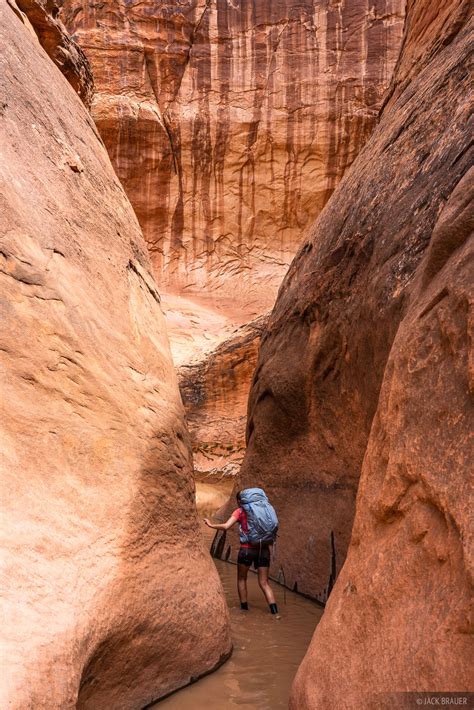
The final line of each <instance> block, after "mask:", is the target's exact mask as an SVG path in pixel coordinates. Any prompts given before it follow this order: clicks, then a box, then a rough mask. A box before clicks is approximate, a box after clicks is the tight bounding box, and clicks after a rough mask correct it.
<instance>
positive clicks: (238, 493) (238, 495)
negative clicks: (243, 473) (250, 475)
mask: <svg viewBox="0 0 474 710" xmlns="http://www.w3.org/2000/svg"><path fill="white" fill-rule="evenodd" d="M241 493H242V491H237V493H236V496H235V497H236V498H237V503H238V504H239V505H240V494H241Z"/></svg>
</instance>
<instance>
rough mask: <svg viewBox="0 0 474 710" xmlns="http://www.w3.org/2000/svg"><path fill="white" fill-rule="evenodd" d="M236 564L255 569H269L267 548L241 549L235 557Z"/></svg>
mask: <svg viewBox="0 0 474 710" xmlns="http://www.w3.org/2000/svg"><path fill="white" fill-rule="evenodd" d="M237 564H239V565H245V566H246V567H251V566H252V565H253V566H254V567H255V569H258V568H259V567H270V548H269V547H241V548H240V550H239V555H238V557H237Z"/></svg>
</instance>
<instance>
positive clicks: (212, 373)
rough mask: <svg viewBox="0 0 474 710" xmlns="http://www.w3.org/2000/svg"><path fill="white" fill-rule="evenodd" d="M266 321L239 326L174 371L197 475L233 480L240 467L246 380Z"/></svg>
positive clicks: (260, 319) (252, 367)
mask: <svg viewBox="0 0 474 710" xmlns="http://www.w3.org/2000/svg"><path fill="white" fill-rule="evenodd" d="M266 321H267V316H262V317H261V318H259V319H257V320H255V321H252V322H251V323H248V324H247V325H245V326H242V327H241V328H239V329H237V330H236V331H235V333H234V334H233V335H232V336H231V337H230V338H229V339H228V340H225V341H224V342H223V343H221V344H220V345H219V346H218V347H217V348H216V349H215V350H213V351H211V353H209V354H207V355H206V357H204V358H203V359H202V360H201V361H199V362H197V363H193V364H191V365H182V366H181V367H180V368H179V369H178V380H179V385H180V390H181V395H182V398H183V403H184V406H185V408H186V421H187V424H188V427H189V431H190V434H191V442H192V446H193V460H194V475H195V477H196V478H198V479H203V478H207V479H208V480H213V479H214V477H215V476H217V477H221V476H224V477H230V478H232V477H233V476H235V475H237V473H238V472H239V470H240V465H241V463H242V460H243V457H244V451H245V419H246V416H247V400H248V394H249V387H250V381H251V379H252V374H253V371H254V370H255V366H256V362H257V353H258V346H259V343H260V335H261V333H262V330H263V328H264V327H265V323H266Z"/></svg>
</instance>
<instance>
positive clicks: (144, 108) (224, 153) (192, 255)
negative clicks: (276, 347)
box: [62, 0, 404, 315]
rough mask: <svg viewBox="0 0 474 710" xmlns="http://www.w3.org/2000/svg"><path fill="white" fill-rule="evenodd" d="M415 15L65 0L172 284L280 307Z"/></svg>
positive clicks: (134, 196)
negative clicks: (287, 279) (279, 295)
mask: <svg viewBox="0 0 474 710" xmlns="http://www.w3.org/2000/svg"><path fill="white" fill-rule="evenodd" d="M403 13H404V2H403V1H402V0H376V1H375V2H372V0H370V1H369V0H355V1H354V2H351V3H344V2H343V3H340V2H337V3H336V2H332V0H303V1H302V2H295V0H258V1H257V0H238V1H236V2H234V1H232V2H231V1H230V0H181V1H180V2H179V3H177V2H176V1H173V0H165V1H164V2H160V3H157V2H152V0H141V1H140V2H127V3H116V2H112V0H104V1H103V2H100V3H97V2H91V1H90V0H65V2H64V4H63V12H62V16H63V18H64V21H65V23H66V25H67V27H68V28H69V29H70V30H71V31H72V32H74V36H75V38H76V40H77V41H78V42H79V44H80V45H81V46H82V47H83V49H84V51H85V52H86V54H87V56H88V57H89V59H90V61H91V63H92V66H93V69H94V75H95V82H96V87H97V93H96V95H95V99H94V104H93V116H94V120H95V121H96V124H97V126H98V128H99V131H100V133H101V135H102V137H103V139H104V141H105V144H106V146H107V149H108V151H109V154H110V156H111V159H112V163H113V165H114V167H115V170H116V172H117V175H118V176H119V178H120V180H121V182H122V184H123V185H124V187H125V190H126V192H127V194H128V196H129V198H130V200H131V202H132V205H133V206H134V209H135V212H136V214H137V216H138V219H139V221H140V224H141V226H142V228H143V231H144V235H145V238H146V240H147V243H148V247H149V249H150V252H151V257H152V262H153V265H154V267H155V270H156V272H157V273H158V274H159V275H160V283H161V284H163V285H164V286H166V287H167V288H169V289H172V290H174V291H176V290H182V289H186V294H187V295H188V297H189V294H192V293H198V294H200V293H201V292H202V290H204V289H205V290H206V291H212V292H213V293H215V294H217V295H219V296H222V297H223V298H224V297H225V298H228V297H230V298H232V299H233V300H234V301H235V302H237V303H240V304H241V307H242V308H248V306H249V304H253V305H255V304H258V310H257V315H259V314H261V313H263V312H264V311H265V310H267V309H268V308H269V307H271V306H272V305H273V301H274V297H275V294H276V290H277V287H278V285H279V284H280V283H281V279H282V278H283V275H284V273H285V271H286V269H287V266H288V264H289V262H290V260H291V258H292V257H293V255H294V253H295V251H296V249H297V247H298V245H299V244H300V243H301V239H302V231H303V230H304V229H305V227H306V226H309V225H310V224H311V222H312V220H313V219H314V218H315V216H316V215H317V214H318V212H319V211H320V210H321V208H322V207H323V205H324V204H325V202H326V201H327V199H328V197H329V196H330V194H331V193H332V191H333V190H334V188H335V186H336V185H337V183H338V182H339V180H340V179H341V177H342V175H343V174H344V171H345V170H346V169H347V167H348V166H349V165H350V164H351V162H352V161H353V160H354V158H355V156H356V155H357V153H358V152H359V150H360V148H361V146H362V145H363V144H364V142H365V140H366V139H367V137H368V136H369V134H370V132H371V130H372V129H373V126H374V123H375V119H376V116H377V112H378V109H379V107H380V104H381V99H382V95H383V93H384V91H385V90H386V88H387V86H388V84H389V82H390V78H391V74H392V70H393V66H394V63H395V61H396V58H397V55H398V49H399V45H400V41H401V35H402V27H403Z"/></svg>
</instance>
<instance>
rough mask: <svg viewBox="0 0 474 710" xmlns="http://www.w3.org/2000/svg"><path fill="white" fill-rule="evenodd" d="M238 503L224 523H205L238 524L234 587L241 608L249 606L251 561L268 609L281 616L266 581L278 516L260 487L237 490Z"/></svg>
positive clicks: (212, 525) (226, 526) (223, 527)
mask: <svg viewBox="0 0 474 710" xmlns="http://www.w3.org/2000/svg"><path fill="white" fill-rule="evenodd" d="M237 503H238V504H239V507H238V508H237V509H236V510H234V512H233V513H232V515H231V516H230V518H229V519H228V520H227V522H225V523H211V521H210V520H209V519H208V518H205V519H204V522H205V523H206V525H207V526H208V527H210V528H214V529H215V530H229V528H231V527H232V526H233V525H235V523H237V522H238V523H240V550H239V554H238V557H237V589H238V592H239V599H240V608H241V609H242V610H244V611H248V608H249V607H248V601H247V575H248V571H249V569H250V567H251V566H252V564H253V566H254V568H255V569H256V570H257V574H258V584H259V586H260V589H261V590H262V592H263V593H264V595H265V599H266V600H267V602H268V605H269V607H270V611H271V613H272V614H275V615H276V617H277V618H280V617H279V616H278V607H277V605H276V602H275V597H274V595H273V591H272V588H271V587H270V583H269V581H268V570H269V567H270V551H271V546H272V545H273V543H274V542H275V538H276V533H277V530H278V518H277V516H276V513H275V510H274V508H273V507H272V506H271V505H270V503H269V501H268V498H267V496H266V495H265V492H264V491H263V490H262V489H261V488H246V489H245V490H242V491H239V492H238V493H237Z"/></svg>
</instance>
